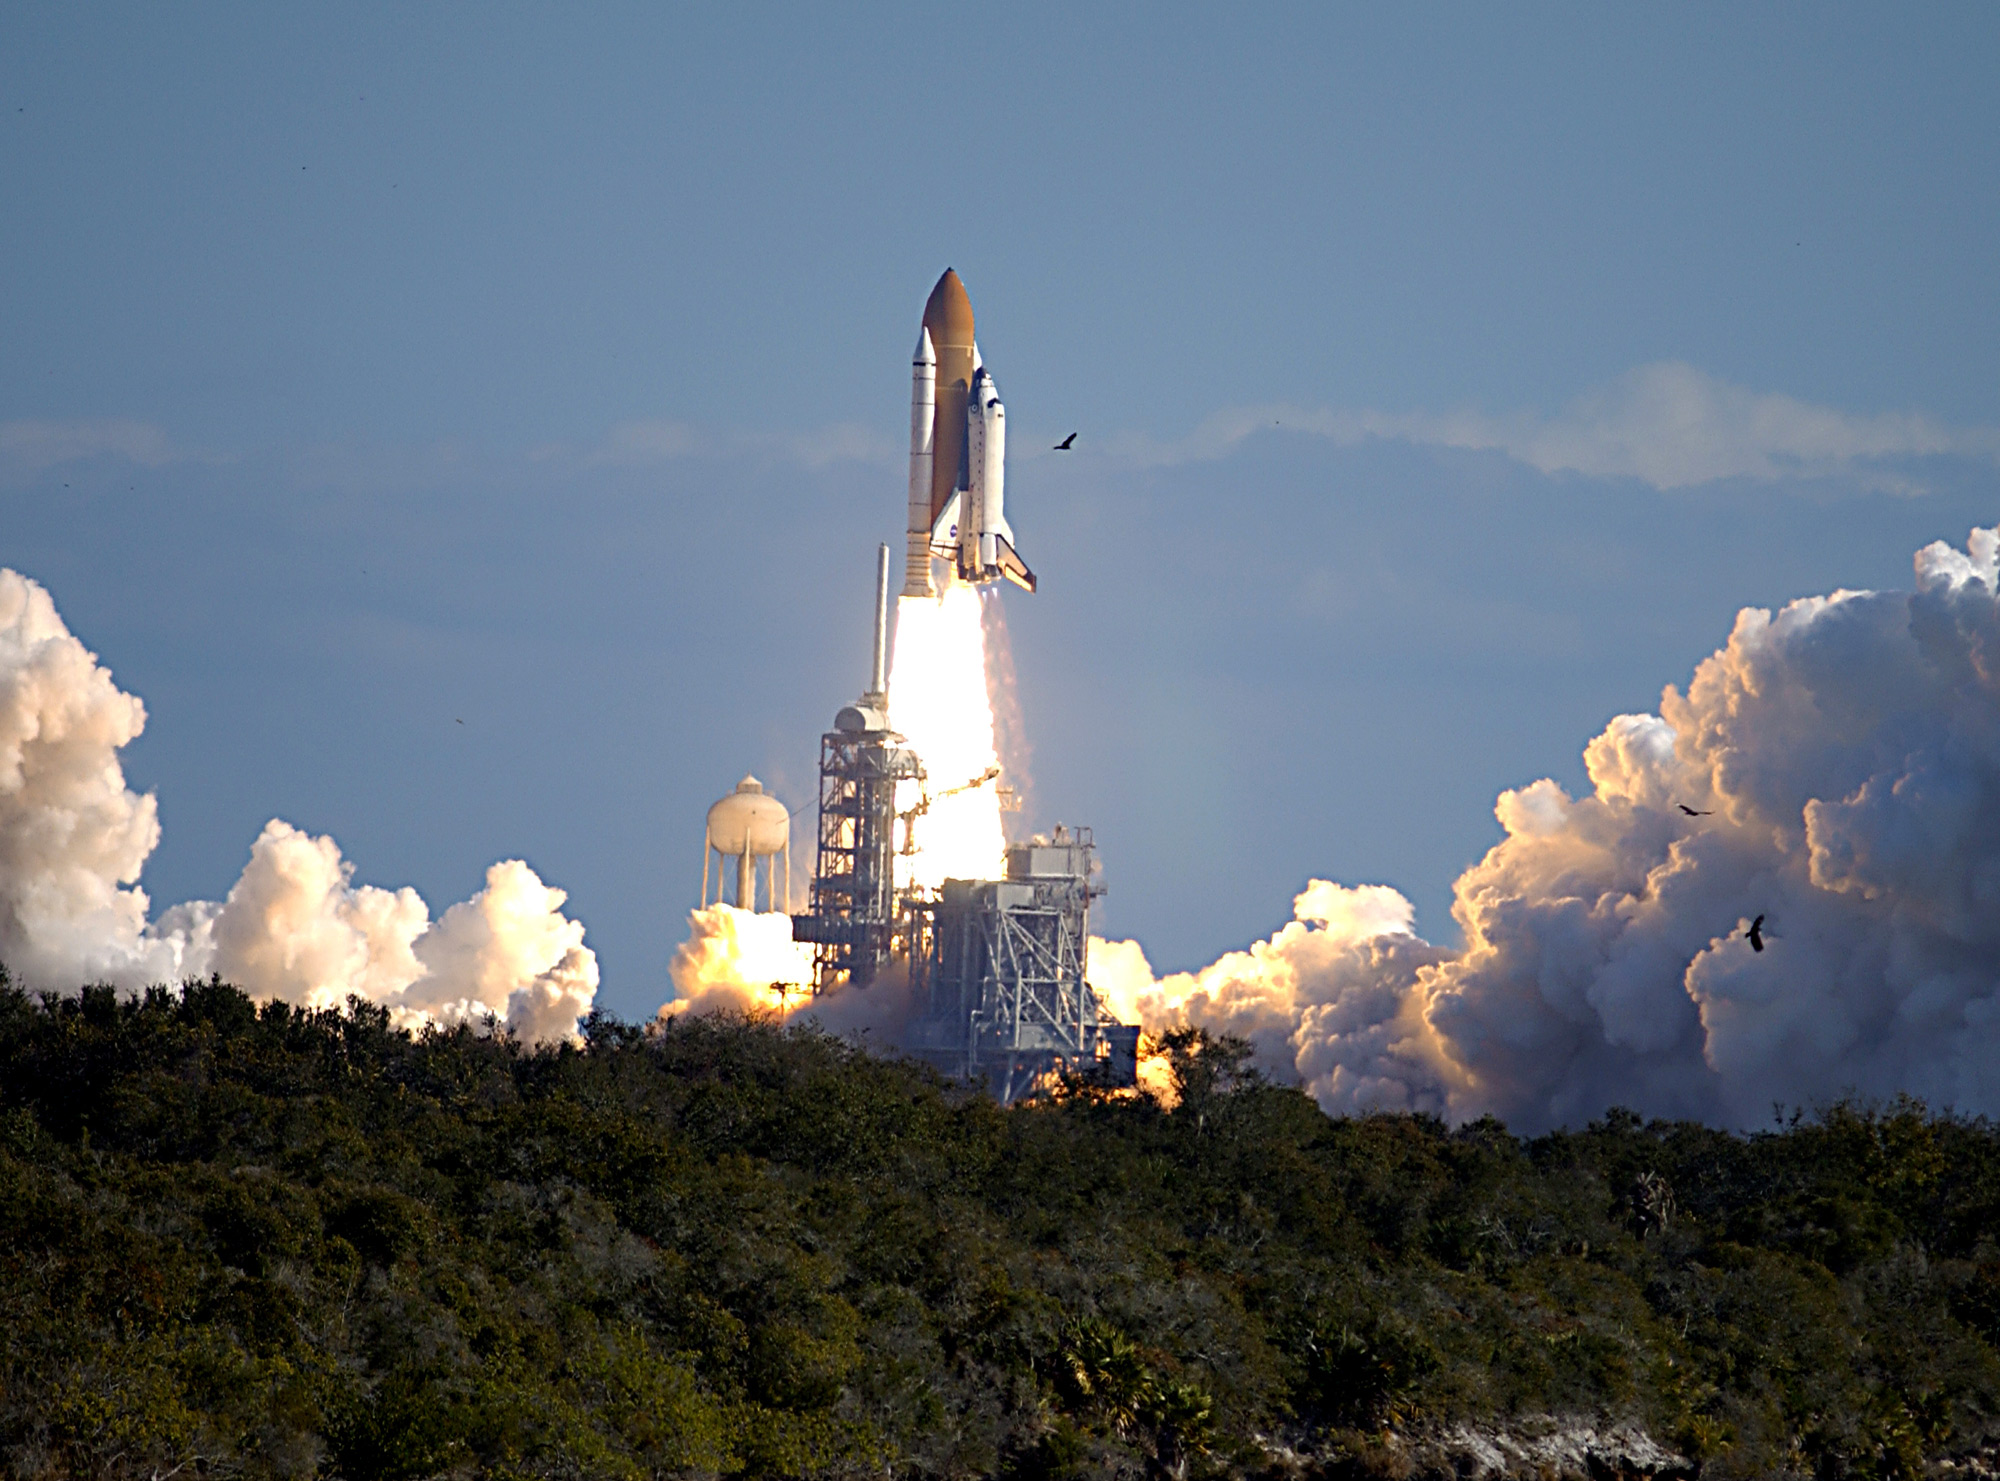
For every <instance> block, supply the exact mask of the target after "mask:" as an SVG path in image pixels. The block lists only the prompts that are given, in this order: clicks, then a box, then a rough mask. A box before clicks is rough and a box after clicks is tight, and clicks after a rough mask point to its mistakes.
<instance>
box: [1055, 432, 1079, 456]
mask: <svg viewBox="0 0 2000 1481" xmlns="http://www.w3.org/2000/svg"><path fill="white" fill-rule="evenodd" d="M1074 441H1076V433H1074V432H1072V433H1070V434H1069V436H1067V437H1065V438H1064V439H1063V440H1062V441H1061V442H1058V443H1057V444H1056V445H1055V449H1054V450H1055V451H1056V452H1059V453H1066V452H1068V451H1069V445H1070V444H1071V443H1072V442H1074Z"/></svg>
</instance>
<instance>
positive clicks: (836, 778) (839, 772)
mask: <svg viewBox="0 0 2000 1481" xmlns="http://www.w3.org/2000/svg"><path fill="white" fill-rule="evenodd" d="M866 714H867V712H866V711H864V710H862V709H860V708H858V707H857V708H852V709H849V710H846V711H843V712H842V716H841V718H843V719H845V718H847V717H848V716H850V715H866ZM902 739H903V738H902V737H901V736H900V735H897V734H896V733H895V732H894V731H892V730H876V729H869V730H847V729H835V730H829V731H828V732H827V733H826V734H825V735H823V736H821V737H820V747H819V857H818V861H817V864H816V865H815V868H814V871H813V884H812V911H811V913H810V914H807V915H795V916H793V917H792V939H793V940H795V941H808V942H811V943H813V991H814V992H815V993H824V992H828V991H830V990H832V989H833V988H835V987H839V986H841V985H843V984H851V985H853V986H855V987H866V986H868V985H869V984H870V983H871V982H873V981H874V980H875V978H876V977H877V976H878V975H879V974H880V972H881V970H882V966H883V964H884V963H885V962H886V961H887V960H888V959H889V957H890V955H891V954H892V952H893V951H894V948H895V945H896V940H895V938H896V936H897V935H898V934H899V933H898V931H897V916H898V902H897V899H896V878H895V867H896V784H897V783H898V782H903V781H918V782H921V781H922V780H923V775H924V771H923V767H922V766H921V765H920V764H919V762H918V760H917V754H916V752H914V751H911V750H908V749H906V748H905V747H904V746H903V745H902V744H901V741H902Z"/></svg>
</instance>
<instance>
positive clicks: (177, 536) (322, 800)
mask: <svg viewBox="0 0 2000 1481" xmlns="http://www.w3.org/2000/svg"><path fill="white" fill-rule="evenodd" d="M947 14H949V15H951V16H959V15H964V16H966V17H967V20H966V21H965V23H964V24H962V25H955V26H954V25H947V24H946V23H945V19H944V18H945V17H946V15H947ZM976 17H977V13H976V12H964V11H951V12H949V13H947V12H943V11H940V10H938V9H937V8H935V7H922V8H919V7H908V8H888V7H866V8H849V9H845V10H838V9H835V8H830V7H752V6H740V7H727V8H724V7H715V8H711V9H707V10H702V11H695V10H693V9H692V8H688V9H685V10H680V11H674V10H667V9H663V8H656V7H636V6H635V7H629V8H616V7H603V6H599V7H591V8H589V9H588V10H586V11H583V12H582V13H577V10H576V8H571V9H567V10H556V9H551V8H535V9H528V8H503V7H480V8H473V7H431V8H426V9H421V10H419V9H414V8H403V7H369V6H348V7H342V8H340V9H338V10H327V11H323V12H320V13H317V14H315V13H310V12H306V11H303V10H299V9H293V8H274V7H252V6H239V7H230V6H210V7H204V8H201V9H199V10H166V9H161V8H156V7H154V8H148V7H137V6H130V7H118V6H105V7H98V8H94V9H90V10H83V9H80V8H76V7H58V6H35V5H25V4H23V5H14V6H10V7H8V8H7V9H6V11H5V12H4V14H0V102H4V108H0V198H4V199H5V200H6V201H7V202H8V206H7V209H6V211H5V212H4V213H0V263H4V264H5V272H4V275H0V564H6V565H11V566H13V567H15V568H17V569H19V570H22V571H24V572H25V573H27V574H29V575H31V576H34V577H35V578H37V579H38V580H41V581H42V582H44V583H45V584H46V585H47V586H48V587H49V588H50V589H51V591H52V592H53V593H54V595H55V598H56V601H57V604H58V606H59V608H60V609H61V610H62V612H63V613H64V615H65V617H66V619H67V620H68V621H69V623H70V625H71V626H72V628H74V629H75V630H76V631H77V632H78V633H79V634H80V635H81V636H82V637H83V639H84V640H85V642H87V643H88V644H89V645H90V646H91V647H92V648H93V649H94V650H96V651H97V652H98V653H99V654H100V656H101V657H102V658H103V659H104V661H105V662H106V663H108V664H109V665H110V666H111V668H112V669H113V671H114V673H115V674H116V676H117V678H118V680H119V682H120V684H121V685H122V686H123V687H125V688H127V689H130V690H132V691H134V692H136V693H138V694H139V695H141V696H142V697H143V698H144V699H145V700H146V703H147V705H148V709H149V712H150V716H151V719H150V722H149V726H148V730H147V733H146V735H145V736H144V737H143V738H142V739H141V740H140V741H138V742H137V743H135V744H134V745H133V746H132V747H131V748H130V749H129V750H128V752H127V761H128V772H129V774H130V776H131V778H132V780H133V782H134V784H135V785H139V786H142V787H145V788H150V789H156V790H157V791H158V794H159V797H160V804H161V817H162V823H163V827H164V838H163V841H162V843H161V846H160V848H159V850H158V851H157V853H156V854H155V855H154V857H153V860H152V862H151V865H150V866H149V868H148V871H147V874H146V878H145V884H146V886H147V888H148V890H149V891H150V892H151V893H152V895H153V897H154V900H155V902H156V904H167V903H172V902H174V901H177V900H181V899H185V898H190V897H196V896H200V897H207V898H215V897H217V896H219V895H220V894H221V893H223V892H225V891H226V890H227V889H228V887H229V884H230V882H231V881H232V880H233V879H234V878H235V876H236V874H237V872H238V871H239V870H240V869H241V867H242V864H243V861H244V858H245V857H246V855H247V852H248V848H249V844H250V841H251V840H252V838H254V837H255V835H256V833H257V830H258V829H259V828H260V827H261V826H262V824H263V823H264V821H265V820H266V819H267V818H269V817H272V816H282V817H284V818H287V819H289V820H291V821H292V822H294V823H296V824H298V825H299V826H301V827H305V828H308V829H311V830H313V831H315V832H331V833H332V834H333V835H334V836H335V837H336V838H338V839H339V841H340V843H341V845H342V847H343V848H344V849H345V851H346V853H347V855H348V857H349V858H350V859H352V860H353V861H354V862H355V864H356V867H357V877H358V878H359V879H362V880H366V881H369V882H373V883H380V884H389V885H399V884H405V883H409V884H414V885H416V886H417V887H418V888H419V889H420V890H421V891H422V892H423V893H424V894H425V896H426V897H427V898H428V899H430V900H431V902H432V904H433V906H434V907H439V908H441V907H442V906H443V905H444V904H446V903H448V902H450V901H453V900H457V899H461V898H463V897H465V896H466V895H467V894H469V893H470V892H471V891H472V890H474V889H476V888H477V887H478V884H479V881H480V878H481V875H482V873H483V871H484V869H485V867H486V865H487V864H488V863H490V862H491V861H492V860H494V859H497V858H503V857H516V856H520V857H526V858H527V859H528V860H529V862H530V863H531V864H533V865H534V867H535V868H536V869H537V870H538V871H540V872H541V873H542V875H543V876H544V877H545V878H547V879H548V880H549V881H550V882H551V883H554V884H557V885H560V886H562V887H563V888H565V889H567V890H569V892H570V903H569V906H568V910H569V912H570V913H571V914H573V915H575V916H577V917H578V918H580V919H582V920H583V921H584V922H585V923H586V925H587V926H588V928H589V941H590V944H591V945H592V946H594V947H595V948H596V949H597V951H598V952H599V954H600V957H601V958H602V961H603V965H604V970H605V986H604V992H603V1000H604V1001H605V1002H606V1003H608V1004H609V1005H610V1006H612V1007H613V1008H615V1009H617V1010H618V1011H620V1012H624V1013H628V1014H636V1013H640V1012H644V1011H648V1010H650V1008H651V1007H653V1006H654V1005H655V1004H657V1002H658V1001H659V1000H660V998H661V997H662V996H663V995H664V992H665V990H666V988H665V970H664V968H665V961H666V957H667V954H668V952H669V951H670V950H671V948H672V946H673V944H674V942H675V941H677V940H678V939H679V937H680V935H681V918H682V915H683V913H684V911H685V910H686V908H687V907H688V906H689V905H691V904H692V903H693V898H694V894H695V891H696V889H697V887H698V881H699V859H698V851H699V834H700V826H701V815H702V812H703V810H704V809H705V807H706V805H707V804H708V802H709V801H711V800H712V799H713V798H714V797H716V796H718V795H720V794H721V793H722V792H723V791H725V790H726V789H727V788H728V787H729V785H731V784H732V783H733V782H734V780H735V779H736V777H738V776H740V775H741V774H742V773H743V772H744V771H746V770H754V771H756V772H757V774H758V775H760V776H763V777H765V778H766V779H767V780H769V781H771V782H772V783H773V785H774V786H776V787H777V788H778V789H779V791H780V793H781V795H784V796H785V797H786V798H787V800H788V801H789V802H791V803H793V804H794V805H804V804H806V803H807V802H808V800H809V797H810V790H811V767H812V764H813V758H814V748H815V745H816V739H817V734H818V731H819V730H820V729H821V728H822V727H823V726H824V725H825V724H826V723H827V721H828V719H829V718H830V716H831V714H832V712H833V710H834V709H835V708H836V707H837V706H838V705H839V704H841V703H843V702H845V701H846V700H848V699H850V698H852V694H853V691H854V690H855V689H856V688H857V687H858V686H859V684H860V682H861V680H862V679H863V678H864V677H865V675H864V672H863V668H864V664H865V641H866V639H865V626H866V622H867V607H868V600H869V592H868V584H869V580H870V556H871V552H872V549H873V546H874V544H875V543H876V542H877V541H878V540H882V539H894V538H895V537H896V535H897V532H898V529H899V527H900V518H901V500H902V486H901V484H902V476H903V474H902V465H901V442H902V439H903V436H904V435H905V427H906V418H907V401H906V397H907V355H908V351H909V347H910V342H911V341H912V339H913V338H914V334H915V326H916V323H917V319H918V316H919V314H920V311H921V307H922V303H923V298H924V295H925V294H926V293H927V292H928V290H929V287H930V284H931V283H932V281H933V280H934V279H935V278H936V276H937V274H938V272H939V271H941V270H942V268H943V267H944V266H945V265H946V264H951V265H953V266H955V267H957V268H958V270H959V272H960V273H961V274H962V275H963V276H964V278H965V280H966V283H967V285H968V287H969V289H970V291H971V294H972V298H973V302H974V305H975V308H976V310H977V312H978V315H979V323H980V340H981V344H982V347H983V349H984V351H985V353H986V357H987V360H988V362H989V364H990V365H991V366H992V367H993V369H994V370H995V372H996V375H997V377H998V380H999V384H1000V386H1001V389H1002V391H1003V393H1004V394H1005V395H1006V396H1007V400H1008V409H1009V416H1010V420H1011V421H1012V422H1013V423H1014V428H1015V443H1016V447H1017V449H1020V450H1021V451H1019V452H1018V453H1017V456H1016V458H1015V460H1014V466H1013V469H1012V471H1011V474H1010V480H1009V483H1010V487H1009V501H1008V502H1009V514H1010V517H1011V518H1012V520H1013V523H1014V525H1015V528H1016V530H1017V532H1018V533H1019V535H1020V543H1021V547H1022V550H1023V553H1024V554H1025V555H1026V556H1027V558H1028V560H1029V561H1030V563H1031V564H1033V565H1034V567H1035V568H1036V570H1037V572H1038V573H1039V574H1040V575H1041V577H1042V580H1043V589H1042V591H1041V592H1040V593H1038V594H1037V595H1035V596H1034V597H1032V598H1028V597H1022V596H1020V595H1018V594H1016V595H1010V596H1009V597H1008V598H1006V600H1005V608H1006V617H1007V623H1008V628H1009V633H1010V638H1011V643H1012V649H1013V655H1014V663H1015V668H1016V671H1017V674H1018V678H1019V696H1020V705H1021V718H1022V723H1023V730H1024V734H1025V737H1026V739H1027V741H1028V742H1029V744H1030V746H1031V748H1032V757H1031V764H1030V766H1029V768H1028V782H1029V787H1030V798H1029V808H1030V811H1029V814H1028V815H1027V817H1026V819H1024V821H1031V822H1035V823H1041V824H1045V823H1047V822H1049V821H1053V820H1054V819H1056V818H1062V819H1065V820H1067V821H1083V822H1088V823H1091V824H1093V825H1094V826H1095V827H1096V829H1097V833H1098V837H1099V840H1100V842H1101V844H1102V845H1103V849H1104V853H1105V857H1106V864H1107V869H1108V871H1109V877H1110V882H1111V886H1112V893H1111V895H1110V896H1109V897H1108V898H1107V900H1106V901H1105V902H1104V908H1103V915H1102V920H1103V924H1104V925H1105V926H1106V927H1107V928H1108V929H1110V930H1111V931H1113V932H1115V933H1118V934H1129V935H1135V936H1137V937H1138V938H1139V939H1141V940H1142V941H1144V942H1145V943H1146V944H1147V946H1148V948H1149V950H1150V951H1151V952H1152V954H1153V958H1154V961H1155V963H1156V965H1160V966H1187V965H1195V964H1198V963H1200V962H1203V961H1206V960H1208V959H1209V958H1211V957H1212V956H1214V955H1215V954H1216V953H1217V952H1219V951H1221V950H1224V949H1227V948H1229V947H1231V946H1235V945H1239V944H1242V943H1243V942H1246V941H1248V940H1251V939H1253V938H1255V937H1256V936H1259V935H1262V934H1264V933H1266V932H1268V931H1269V930H1270V928H1271V927H1272V926H1274V925H1275V924H1277V923H1278V922H1279V921H1281V920H1283V919H1284V918H1285V917H1286V916H1287V915H1288V913H1289V903H1290V899H1291V896H1292V894H1293V893H1294V892H1295V891H1296V890H1297V889H1299V888H1300V887H1302V886H1303V884H1304V882H1305V881H1306V879H1307V878H1308V877H1310V876H1313V875H1322V876H1330V877H1334V878H1338V879H1341V880H1345V881H1349V882H1362V881H1380V882H1385V883H1390V884H1394V885H1396V886H1397V887H1399V888H1401V889H1403V890H1404V891H1405V892H1406V893H1408V894H1409V895H1410V896H1411V898H1412V899H1414V900H1415V901H1416V902H1417V904H1418V909H1419V926H1420V928H1421V929H1424V930H1425V931H1426V932H1427V933H1429V934H1431V935H1433V936H1434V937H1437V938H1439V939H1450V938H1451V936H1452V934H1453V928H1452V925H1451V922H1450V920H1449V918H1448V915H1447V906H1448V902H1449V890H1450V883H1451V880H1452V879H1453V878H1454V877H1455V876H1456V874H1457V873H1458V872H1459V870H1460V869H1461V868H1463V867H1464V866H1465V865H1466V864H1468V863H1469V862H1471V861H1472V860H1473V859H1475V858H1476V857H1477V856H1478V855H1479V854H1480V852H1481V851H1483V849H1484V848H1486V847H1487V846H1488V845H1489V844H1490V843H1491V842H1492V841H1493V840H1494V839H1495V838H1496V837H1497V836H1498V830H1497V826H1496V825H1495V823H1494V821H1493V818H1492V811H1491V809H1492V802H1493V798H1494V795H1495V793H1496V792H1498V791H1499V790H1500V789H1501V788H1503V787H1508V786H1515V785H1519V784H1521V783H1523V782H1527V781H1531V780H1533V779H1534V778H1536V777H1540V776H1543V775H1553V776H1555V777H1556V778H1557V779H1558V780H1561V781H1564V782H1565V783H1567V784H1572V785H1573V784H1575V783H1577V782H1578V781H1580V777H1581V770H1580V764H1579V760H1578V757H1579V753H1580V751H1581V748H1582V745H1583V743H1584V741H1585V740H1586V739H1587V738H1588V737H1589V736H1590V735H1592V734H1594V733H1595V732H1596V731H1597V730H1598V729H1599V728H1601V727H1602V725H1603V723H1604V722H1605V720H1606V719H1608V718H1609V717H1610V716H1611V715H1613V714H1616V713H1619V712H1621V711H1626V710H1633V709H1648V708H1651V707H1652V706H1653V705H1654V704H1655V703H1656V701H1657V698H1658V693H1659V690H1660V687H1661V686H1662V685H1663V684H1666V683H1669V682H1681V681H1683V680H1684V679H1685V678H1686V676H1687V674H1688V672H1689V671H1690V670H1691V669H1692V667H1693V665H1694V664H1695V663H1696V662H1697V661H1698V660H1699V659H1700V658H1701V657H1702V656H1704V655H1705V654H1707V653H1708V652H1709V651H1711V650H1712V649H1713V648H1715V647H1716V646H1718V645H1719V644H1720V643H1721V641H1722V640H1723V638H1724V637H1725V636H1726V634H1727V631H1728V628H1729V624H1730V621H1731V619H1732V617H1733V614H1734V612H1735V611H1736V609H1737V608H1738V607H1741V606H1743V605H1746V604H1765V605H1768V604H1771V603H1776V602H1782V601H1784V600H1787V599H1789V598H1791V597H1794V596H1798V595H1803V594H1807V593H1812V592H1820V591H1827V590H1831V589H1833V588H1835V587H1838V586H1850V587H1858V586H1893V585H1902V584H1906V583H1907V577H1908V571H1909V559H1910V554H1911V552H1912V551H1913V550H1914V549H1916V547H1917V546H1919V545H1921V544H1923V543H1925V542H1927V541H1929V540H1932V539H1935V538H1939V537H1946V538H1952V539H1962V537H1963V535H1964V532H1965V530H1966V529H1967V528H1968V527H1969V526H1970V525H1972V524H1974V523H1992V522H1994V520H1995V519H1996V518H2000V497H1996V494H2000V432H1996V430H1995V429H1996V428H2000V404H1996V402H2000V332H1996V331H2000V278H1996V275H1995V273H1994V272H1993V270H1992V263H1993V256H1994V247H1993V243H1994V242H1995V240H1996V237H2000V185H1996V182H2000V126H1996V125H2000V101H1996V93H1995V90H1994V88H1993V87H1992V85H1991V75H1992V64H1993V60H1994V58H1995V56H1996V55H2000V12H1996V11H1994V10H1993V8H1992V7H1990V6H1929V7H1923V8H1921V9H1916V8H1905V7H1887V6H1883V7H1873V8H1863V7H1806V6H1778V5H1773V6H1765V7H1759V8H1757V9H1755V10H1744V9H1740V8H1732V7H1703V6H1677V7H1654V8H1639V7H1620V8H1610V7H1606V8H1601V9H1600V8H1584V7H1509V8H1504V9H1503V8H1500V7H1474V6H1464V7H1456V6H1433V7H1403V8H1397V9H1395V10H1394V11H1390V10H1389V9H1388V8H1385V7H1371V8H1361V7H1354V8H1351V9H1345V10H1343V9H1339V8H1332V7H1318V6H1314V7H1297V8H1290V7H1283V6H1266V7H1257V8H1243V9H1230V10H1224V9H1222V8H1219V7H1202V8H1193V7H1187V8H1173V7H1157V6H1154V7H1137V6H1133V7H1092V8H1082V9H1079V8H1076V7H1033V6H1018V7H1010V8H1008V9H1007V10H1006V11H1004V12H997V13H994V14H992V15H991V16H989V17H987V18H985V19H983V20H982V19H977V18H976ZM1072 430H1074V431H1078V432H1079V433H1080V436H1079V439H1078V451H1077V452H1076V453H1075V454H1073V455H1070V456H1068V457H1066V458H1055V457H1052V456H1049V455H1047V454H1041V455H1035V454H1036V450H1037V449H1039V448H1041V447H1045V446H1046V444H1047V443H1048V442H1052V441H1054V439H1055V438H1056V437H1059V436H1061V435H1062V434H1064V433H1066V432H1069V431H1072ZM461 720H462V721H463V722H464V723H463V724H460V723H458V722H459V721H461Z"/></svg>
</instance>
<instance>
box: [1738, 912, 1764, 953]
mask: <svg viewBox="0 0 2000 1481" xmlns="http://www.w3.org/2000/svg"><path fill="white" fill-rule="evenodd" d="M1743 934H1744V935H1746V936H1748V937H1749V938H1750V949H1751V950H1752V951H1762V950H1763V949H1764V917H1763V916H1761V915H1760V916H1758V917H1757V918H1756V919H1755V920H1753V921H1752V922H1750V929H1749V930H1747V931H1745V932H1744V933H1743Z"/></svg>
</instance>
